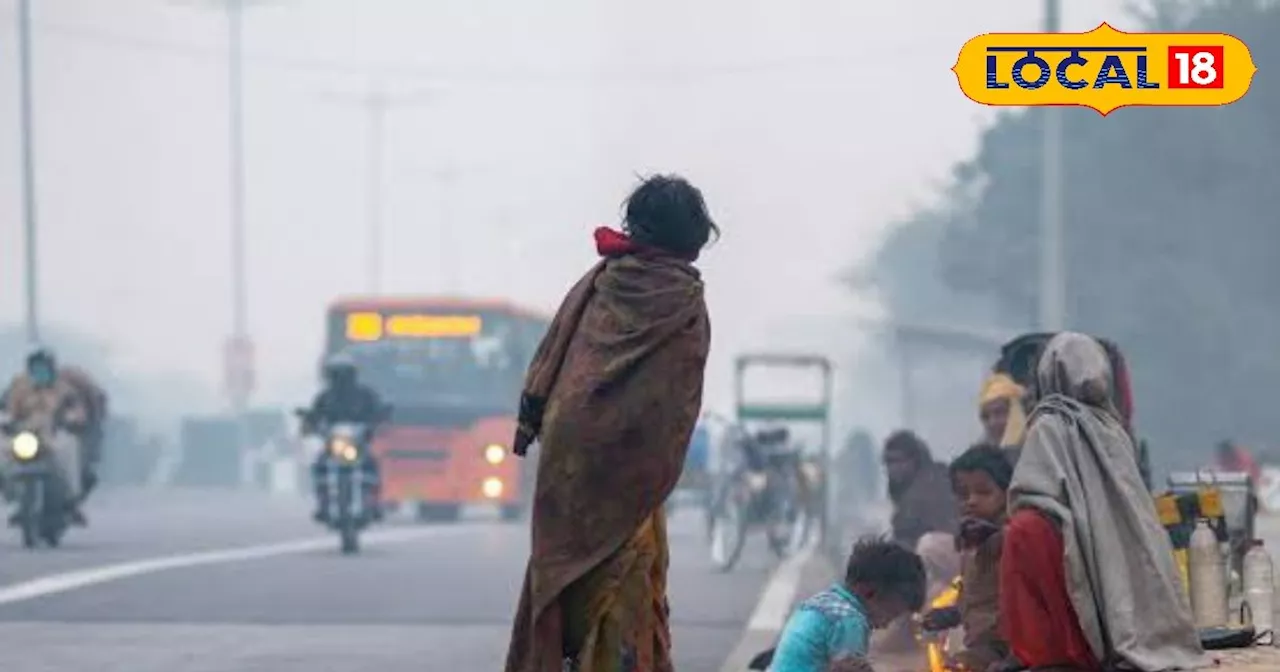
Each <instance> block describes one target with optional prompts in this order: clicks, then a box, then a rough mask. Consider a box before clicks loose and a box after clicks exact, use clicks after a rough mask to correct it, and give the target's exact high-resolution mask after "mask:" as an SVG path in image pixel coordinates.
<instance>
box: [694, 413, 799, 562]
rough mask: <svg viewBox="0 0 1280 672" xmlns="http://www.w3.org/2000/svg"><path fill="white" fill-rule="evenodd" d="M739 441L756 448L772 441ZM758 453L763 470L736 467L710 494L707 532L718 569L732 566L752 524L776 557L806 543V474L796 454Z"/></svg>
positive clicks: (766, 437) (764, 437)
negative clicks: (761, 534) (751, 444)
mask: <svg viewBox="0 0 1280 672" xmlns="http://www.w3.org/2000/svg"><path fill="white" fill-rule="evenodd" d="M744 440H746V441H753V442H755V444H754V447H756V448H761V449H764V448H767V447H768V446H770V445H776V443H777V441H776V439H775V437H774V436H773V435H771V434H767V433H761V434H757V435H755V436H753V437H744ZM762 452H764V453H765V454H764V455H763V457H764V462H765V464H764V465H763V466H764V469H760V470H757V469H752V468H750V466H751V465H746V464H743V465H739V466H738V467H737V468H735V469H734V470H733V471H731V472H730V473H729V476H728V478H727V479H725V481H724V482H722V483H721V484H720V486H719V487H718V488H717V489H716V490H717V491H716V493H715V495H714V496H713V498H712V504H711V510H710V516H709V517H710V520H709V523H710V524H709V529H708V532H709V536H710V540H711V562H712V564H713V565H714V566H715V567H716V569H718V570H719V571H722V572H727V571H729V570H731V569H732V568H733V567H734V565H736V564H737V562H738V559H739V558H740V557H741V556H742V549H743V547H744V546H745V545H746V538H747V533H748V532H749V531H750V530H751V529H752V528H755V527H763V528H764V531H765V536H766V538H767V539H768V542H769V548H770V549H772V550H773V552H774V553H775V554H776V555H777V556H778V557H779V558H783V557H786V556H788V555H790V554H791V553H793V552H795V551H796V550H798V549H799V548H800V547H801V546H803V545H804V543H806V542H807V541H808V537H809V533H810V527H811V523H810V518H811V516H810V513H811V511H810V509H811V506H810V504H811V501H810V500H811V499H812V498H811V497H807V496H805V492H806V490H807V488H806V487H805V484H804V483H805V480H806V479H807V478H808V476H807V470H806V469H805V467H804V461H803V458H802V456H801V454H800V453H799V452H798V451H795V450H790V449H783V450H768V451H767V452H766V451H763V450H762Z"/></svg>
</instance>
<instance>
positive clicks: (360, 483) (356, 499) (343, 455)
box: [297, 409, 380, 554]
mask: <svg viewBox="0 0 1280 672" xmlns="http://www.w3.org/2000/svg"><path fill="white" fill-rule="evenodd" d="M297 415H298V416H299V417H300V418H302V419H303V421H304V422H305V423H306V424H307V426H315V425H316V424H319V425H320V426H319V427H318V430H319V431H317V432H316V433H317V434H318V435H319V436H321V437H323V440H324V446H323V450H324V451H326V452H327V453H328V457H329V459H327V460H325V461H324V462H323V472H322V474H320V475H319V476H320V478H322V479H323V480H322V483H323V484H324V485H323V487H325V488H327V489H328V493H329V496H328V500H327V508H328V510H327V511H326V512H325V513H326V514H327V515H326V516H325V519H326V521H327V522H326V524H327V526H328V527H329V529H331V530H334V531H335V532H337V533H338V537H339V539H340V544H341V545H340V548H341V550H342V552H343V553H344V554H354V553H358V552H359V551H360V532H361V531H362V530H364V528H366V527H368V526H369V525H370V524H371V523H373V522H374V521H375V520H376V519H377V507H378V506H380V502H378V501H377V497H378V489H377V476H376V473H375V472H372V471H371V470H370V469H368V460H369V459H370V458H369V456H368V450H369V444H370V442H371V441H370V440H371V439H372V436H373V427H372V426H370V425H368V424H362V423H350V422H339V423H321V422H318V421H316V420H315V419H313V418H311V417H310V412H309V411H308V410H307V409H298V410H297Z"/></svg>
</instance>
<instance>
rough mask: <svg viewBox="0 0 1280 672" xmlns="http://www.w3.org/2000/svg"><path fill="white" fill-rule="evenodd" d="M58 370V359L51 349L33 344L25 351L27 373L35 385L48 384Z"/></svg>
mask: <svg viewBox="0 0 1280 672" xmlns="http://www.w3.org/2000/svg"><path fill="white" fill-rule="evenodd" d="M57 372H58V359H57V357H55V356H54V354H53V350H50V349H49V348H46V347H44V346H35V347H33V348H32V349H31V351H30V352H28V353H27V375H28V376H29V377H30V378H31V380H32V382H34V383H35V384H36V385H50V384H52V383H53V380H54V378H55V377H56V376H57Z"/></svg>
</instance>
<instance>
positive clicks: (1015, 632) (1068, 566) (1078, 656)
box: [1000, 332, 1204, 672]
mask: <svg viewBox="0 0 1280 672" xmlns="http://www.w3.org/2000/svg"><path fill="white" fill-rule="evenodd" d="M1111 380H1112V376H1111V366H1110V364H1109V361H1108V359H1107V355H1106V352H1105V351H1104V350H1103V348H1102V346H1101V345H1099V344H1098V342H1097V341H1096V340H1094V339H1093V338H1091V337H1089V336H1085V335H1083V334H1078V333H1072V332H1064V333H1061V334H1058V335H1057V336H1055V337H1054V338H1053V339H1052V340H1050V341H1049V343H1048V344H1047V345H1046V346H1045V351H1044V353H1043V355H1042V356H1041V358H1040V361H1039V365H1038V369H1037V373H1036V383H1037V385H1036V388H1037V390H1036V391H1037V393H1038V400H1037V403H1036V406H1035V410H1034V411H1033V412H1032V415H1031V418H1030V420H1029V427H1028V429H1027V434H1026V441H1025V443H1024V444H1023V449H1022V457H1021V459H1020V460H1019V462H1018V466H1017V469H1016V470H1015V472H1014V476H1013V482H1012V484H1011V486H1010V490H1009V507H1010V514H1011V518H1010V521H1009V525H1008V527H1007V528H1006V532H1005V541H1004V548H1003V557H1002V563H1001V576H1000V593H1001V619H1000V620H1001V624H1002V628H1003V630H1004V631H1005V632H1004V634H1005V638H1006V639H1007V641H1008V642H1009V645H1010V648H1011V649H1012V651H1013V654H1014V655H1015V656H1016V657H1017V658H1018V660H1019V661H1020V662H1021V663H1022V664H1024V665H1026V666H1028V667H1030V668H1032V669H1061V670H1137V671H1141V672H1163V671H1165V670H1184V669H1194V668H1197V667H1200V666H1202V665H1203V664H1204V652H1203V650H1202V649H1201V647H1200V640H1199V636H1198V633H1197V632H1196V629H1195V626H1194V625H1193V622H1192V618H1191V609H1190V605H1189V602H1188V600H1187V597H1186V595H1185V593H1184V592H1183V590H1182V583H1181V580H1180V579H1179V576H1178V570H1177V569H1176V567H1175V564H1174V559H1173V549H1172V546H1171V544H1170V542H1169V538H1168V536H1167V534H1166V533H1165V531H1164V528H1162V527H1161V526H1160V522H1159V519H1158V518H1157V516H1156V511H1155V505H1154V503H1153V502H1152V500H1151V497H1150V495H1149V494H1148V492H1147V489H1146V487H1144V485H1143V482H1142V477H1141V475H1140V474H1139V471H1138V462H1137V451H1136V449H1135V448H1134V444H1133V440H1132V437H1130V435H1129V432H1128V431H1127V430H1126V429H1125V428H1124V426H1123V425H1122V423H1121V421H1120V420H1119V412H1118V411H1117V410H1116V407H1115V403H1114V397H1113V391H1112V389H1111Z"/></svg>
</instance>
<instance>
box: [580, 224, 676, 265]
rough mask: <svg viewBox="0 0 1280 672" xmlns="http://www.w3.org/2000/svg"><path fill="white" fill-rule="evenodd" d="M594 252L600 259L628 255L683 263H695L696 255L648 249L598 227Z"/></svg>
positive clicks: (623, 235) (611, 230)
mask: <svg viewBox="0 0 1280 672" xmlns="http://www.w3.org/2000/svg"><path fill="white" fill-rule="evenodd" d="M595 239H596V252H598V253H599V254H600V256H602V257H607V258H609V259H616V258H618V257H625V256H626V255H628V254H641V255H648V256H655V257H677V258H680V259H684V260H685V261H696V260H697V258H698V255H697V254H692V255H688V256H686V255H679V254H673V253H671V252H668V251H666V250H660V249H658V248H656V247H650V246H648V245H644V244H642V243H637V242H636V241H635V240H633V239H632V238H631V236H628V235H627V234H625V233H623V232H621V231H619V230H617V229H611V228H609V227H607V226H601V227H598V228H597V229H596V231H595Z"/></svg>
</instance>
